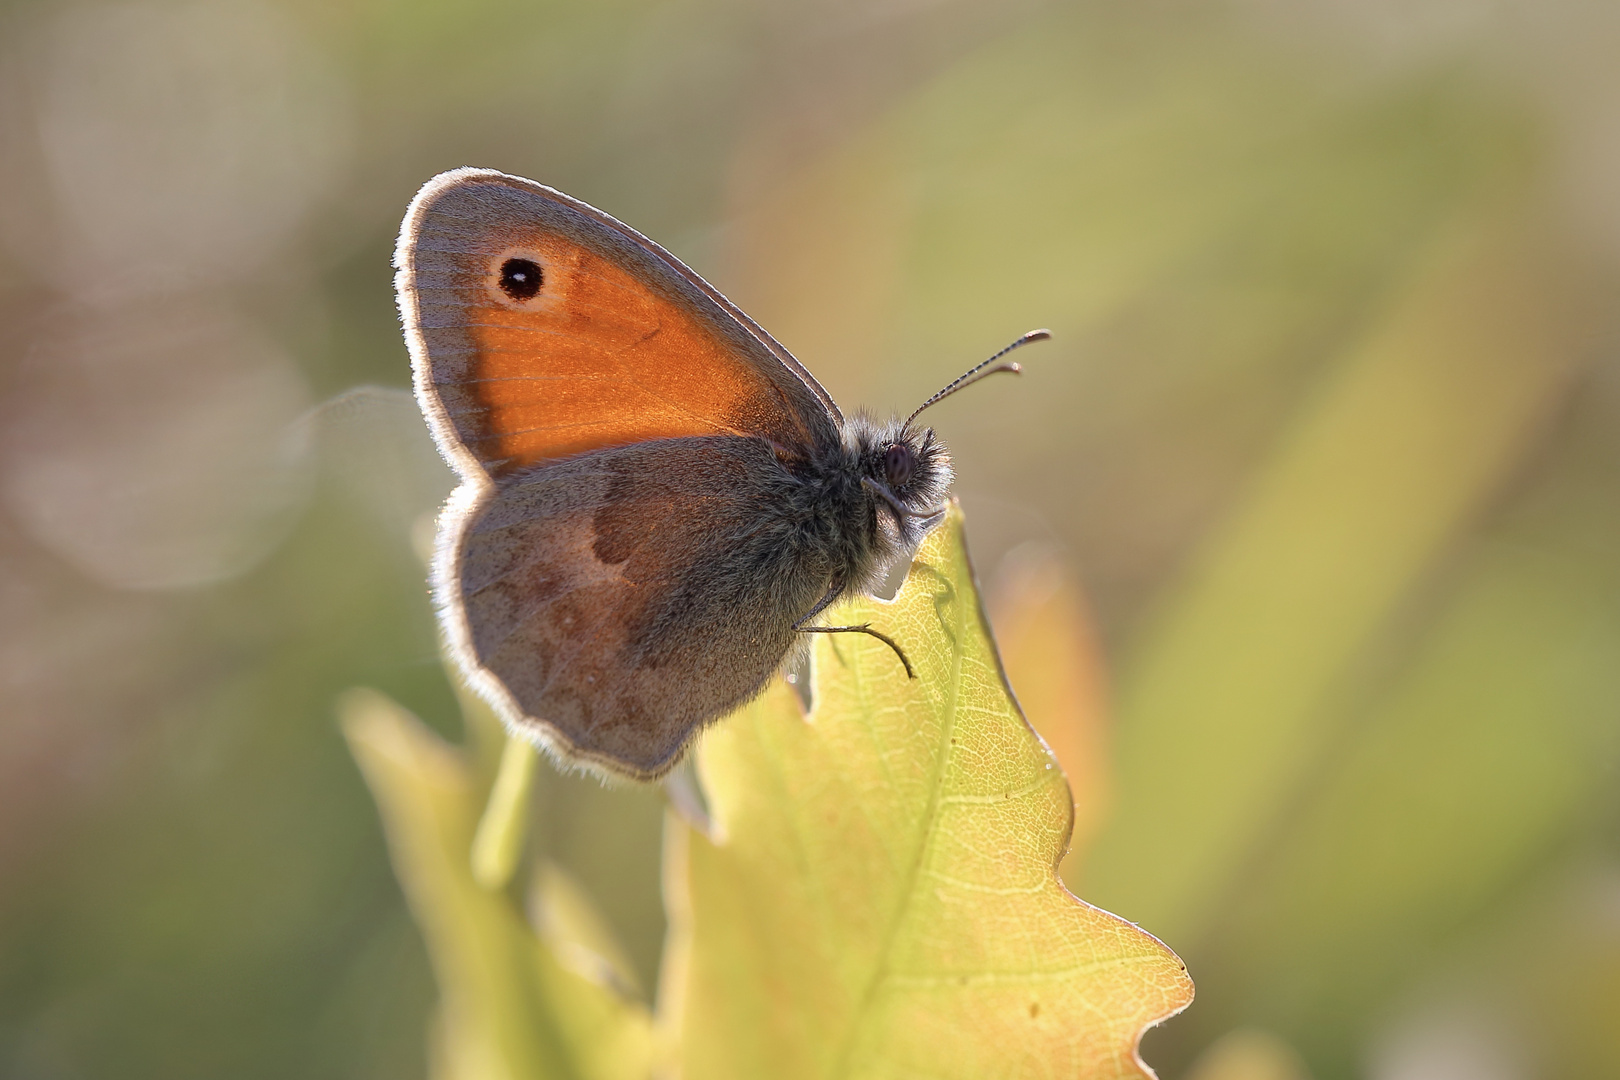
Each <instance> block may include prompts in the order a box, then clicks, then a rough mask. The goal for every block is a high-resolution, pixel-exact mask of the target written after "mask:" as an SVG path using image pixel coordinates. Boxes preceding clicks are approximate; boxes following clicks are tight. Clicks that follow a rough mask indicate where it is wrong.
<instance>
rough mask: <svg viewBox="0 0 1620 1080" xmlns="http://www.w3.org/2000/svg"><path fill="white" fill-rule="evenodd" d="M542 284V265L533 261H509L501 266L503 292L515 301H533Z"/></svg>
mask: <svg viewBox="0 0 1620 1080" xmlns="http://www.w3.org/2000/svg"><path fill="white" fill-rule="evenodd" d="M541 284H542V275H541V273H540V264H539V263H537V262H535V261H534V260H533V259H507V260H506V261H505V262H504V263H502V264H501V291H502V292H504V293H505V294H506V295H507V296H510V297H511V298H512V299H513V300H533V299H534V298H535V296H536V295H537V294H538V293H539V292H540V286H541Z"/></svg>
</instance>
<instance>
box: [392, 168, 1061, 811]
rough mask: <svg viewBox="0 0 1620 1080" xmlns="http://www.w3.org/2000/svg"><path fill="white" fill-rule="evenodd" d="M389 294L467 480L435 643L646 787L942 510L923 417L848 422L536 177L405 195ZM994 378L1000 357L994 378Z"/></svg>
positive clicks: (452, 529) (532, 723) (559, 739)
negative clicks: (919, 422)
mask: <svg viewBox="0 0 1620 1080" xmlns="http://www.w3.org/2000/svg"><path fill="white" fill-rule="evenodd" d="M394 266H395V269H396V271H397V274H396V277H395V288H396V291H397V294H398V300H399V310H400V316H401V319H402V321H403V323H404V329H405V340H406V344H407V346H408V348H409V350H410V355H411V364H412V372H413V381H414V384H415V391H416V399H417V402H418V404H419V405H420V406H421V409H422V412H423V414H424V415H425V416H426V418H427V422H428V426H429V428H430V429H431V430H432V433H433V438H434V440H435V442H436V443H437V444H438V447H439V450H440V452H441V453H442V454H443V455H444V457H445V459H446V460H448V461H449V463H450V464H451V465H452V466H453V467H454V468H455V470H456V472H457V473H458V474H459V476H460V478H461V484H460V486H459V487H458V488H457V489H456V491H455V492H454V494H452V496H451V497H450V499H449V501H448V502H447V504H446V506H445V508H444V511H443V512H442V514H441V515H440V520H439V534H438V541H437V549H436V554H435V557H434V562H433V569H432V582H433V591H434V598H435V602H436V604H437V607H438V611H439V619H440V625H441V629H442V631H443V634H444V638H445V641H446V645H447V648H448V651H449V652H450V654H451V655H452V656H453V658H454V660H455V661H456V663H457V665H458V666H459V668H460V669H461V671H462V674H463V675H464V676H465V678H466V679H467V681H468V683H469V685H470V686H471V687H472V688H473V689H474V690H475V691H476V692H478V693H479V694H480V695H481V696H482V697H484V698H485V699H486V700H488V701H489V702H490V703H491V704H492V705H493V706H494V708H495V710H496V711H497V712H498V713H499V714H500V716H501V717H502V719H503V720H504V721H505V723H506V724H507V726H508V727H509V728H510V729H511V730H513V731H514V732H515V733H518V734H520V735H522V736H524V737H526V738H528V739H530V740H531V741H533V742H536V743H538V744H540V745H541V746H543V747H545V748H546V749H548V750H550V751H552V752H553V754H555V755H556V756H558V757H560V758H561V759H563V760H564V761H566V762H569V763H573V764H579V765H583V766H586V767H593V768H596V769H599V770H602V771H605V772H608V773H613V774H618V775H622V776H628V777H632V778H636V779H642V780H649V779H654V778H656V777H658V776H660V775H662V774H663V773H665V772H667V771H668V770H669V769H670V768H672V767H673V766H674V765H675V764H676V763H677V762H678V761H679V760H680V758H681V755H682V753H683V752H684V750H685V748H686V747H687V745H688V744H689V743H690V742H691V740H692V738H693V736H694V735H695V733H696V732H698V731H699V730H700V729H701V728H702V727H703V726H704V725H705V724H707V723H709V722H711V721H713V720H716V719H718V718H719V717H722V716H724V715H725V714H727V713H729V712H731V711H732V710H733V709H735V708H736V707H737V706H739V705H741V704H743V703H744V702H746V701H748V700H749V699H751V698H753V697H754V696H755V695H757V694H758V693H759V692H760V691H761V690H762V689H763V688H764V687H765V685H766V683H767V682H768V680H769V679H770V678H771V677H772V675H773V674H775V673H776V672H777V671H778V670H780V669H781V668H782V666H783V664H784V662H785V660H786V659H787V657H788V656H789V653H790V651H791V650H792V648H793V646H794V643H795V642H796V641H798V640H802V639H801V636H800V635H802V634H805V633H861V634H867V635H870V636H872V637H874V638H877V639H879V640H881V641H883V642H884V643H885V644H887V645H888V646H889V647H890V648H891V649H892V650H893V651H894V653H895V654H896V658H897V662H899V663H901V664H903V665H904V666H905V668H906V672H907V674H908V675H910V674H912V672H911V664H910V661H909V660H908V659H907V657H906V655H905V651H904V649H903V648H902V647H901V646H900V644H899V643H897V642H895V641H894V640H893V639H892V638H890V637H889V636H888V635H886V634H884V633H883V632H882V631H880V630H877V629H874V628H873V627H871V626H870V625H866V624H862V625H858V626H826V625H820V624H818V623H816V622H815V621H814V620H816V619H817V617H818V616H820V615H821V614H822V613H823V612H824V611H825V610H826V609H827V608H829V607H830V606H832V605H833V604H834V603H836V602H837V601H838V600H839V598H840V597H843V596H846V595H849V594H852V593H856V592H869V591H871V590H872V589H873V588H874V586H875V585H876V584H877V583H879V582H880V581H881V580H882V579H883V576H884V574H885V573H886V571H887V570H888V568H889V567H890V566H891V565H893V564H894V563H895V561H896V560H898V559H900V558H902V557H905V556H907V555H908V554H909V552H910V551H912V550H913V549H914V548H915V547H916V545H917V543H918V542H919V541H920V540H921V539H922V537H923V536H924V535H925V534H926V533H927V531H928V530H929V529H931V528H932V527H933V526H934V525H936V524H938V523H939V521H940V520H942V518H943V516H944V513H945V508H946V507H945V495H946V490H947V488H948V487H949V485H950V481H951V466H950V460H949V457H948V455H947V454H946V451H945V447H944V446H943V445H942V444H941V443H940V441H939V440H938V438H937V437H936V436H935V434H934V432H933V430H932V429H931V428H919V427H917V426H916V424H915V421H916V418H917V415H918V414H919V413H921V412H922V411H923V409H926V408H928V407H929V406H930V405H932V404H934V403H935V402H936V401H938V400H940V399H941V398H943V397H944V396H946V395H948V394H950V393H952V392H954V391H955V390H957V389H960V388H961V387H962V386H965V385H967V384H968V383H970V382H973V381H976V380H977V379H979V378H982V377H985V376H987V375H990V374H994V373H995V372H996V371H1016V370H1017V369H1018V368H1017V365H1016V364H1012V363H1001V362H1000V361H1001V358H1002V357H1003V356H1004V355H1005V354H1006V353H1007V352H1008V351H1010V350H1011V349H1013V348H1017V347H1018V346H1020V345H1023V344H1025V343H1027V342H1029V341H1035V340H1040V339H1041V338H1044V337H1046V336H1048V335H1047V334H1046V332H1045V331H1032V332H1030V333H1029V334H1026V335H1024V336H1023V337H1022V338H1020V339H1018V341H1016V342H1014V343H1013V345H1011V346H1008V348H1007V349H1003V350H1002V351H1001V352H1000V353H997V354H996V355H995V356H993V357H991V358H990V359H989V360H986V361H985V362H984V363H983V364H980V365H978V366H977V367H975V368H974V369H972V370H971V371H969V372H968V373H967V374H965V375H963V376H962V377H961V378H960V379H957V380H956V381H955V382H953V383H951V384H950V385H949V386H947V387H946V388H945V389H943V390H941V391H940V392H939V393H938V394H936V395H934V396H933V397H931V398H929V399H928V401H927V402H925V403H924V404H923V406H922V407H921V408H919V409H918V410H917V411H916V412H914V413H912V414H911V416H910V417H908V418H906V419H905V420H903V421H902V420H898V419H891V420H889V421H887V422H882V423H879V422H875V421H873V420H871V419H869V418H868V417H866V416H865V415H864V414H861V415H855V416H850V417H846V416H844V414H843V413H841V412H840V411H839V409H838V406H837V405H836V404H835V403H834V402H833V399H832V398H831V397H830V396H829V395H828V394H827V391H826V390H824V389H822V387H821V385H820V384H819V383H818V382H816V380H815V378H814V377H813V376H812V375H811V374H810V373H809V372H808V371H806V370H805V369H804V367H803V366H801V365H800V364H799V362H798V361H797V360H795V359H794V358H793V356H792V355H791V354H790V353H789V352H788V351H787V350H786V349H784V348H783V347H782V346H781V345H779V344H778V343H777V342H776V341H775V340H774V339H773V338H772V337H771V336H770V335H769V334H767V333H766V332H765V331H764V330H762V329H761V328H760V327H759V326H758V324H756V323H755V322H754V321H753V320H752V319H750V318H749V317H748V316H747V315H745V314H743V313H742V311H740V310H738V308H737V307H735V306H734V305H733V304H732V303H731V302H730V301H728V300H727V299H726V298H725V297H724V296H722V295H721V294H720V293H719V292H718V291H717V290H716V289H714V288H713V287H712V286H710V285H709V284H708V283H707V282H705V281H704V280H703V279H702V278H700V277H699V276H698V275H697V274H695V273H694V272H693V271H691V270H690V269H688V268H687V267H686V266H685V265H684V264H682V263H681V261H680V260H679V259H677V258H675V257H674V256H673V255H671V254H670V253H669V252H667V251H665V250H664V249H663V248H661V247H659V246H658V245H657V244H655V243H653V242H652V241H651V240H648V239H647V238H646V237H644V236H642V235H641V234H640V233H638V232H636V231H635V230H633V229H631V228H629V227H628V226H625V225H623V224H621V223H620V222H618V221H616V220H614V219H613V218H611V217H609V216H608V215H607V214H604V213H603V212H601V211H600V210H597V209H595V208H594V207H591V206H588V205H587V204H585V203H583V202H580V201H578V200H577V199H572V198H570V197H568V196H567V195H564V194H562V193H561V192H558V191H554V190H552V189H551V188H548V187H545V186H543V185H541V184H537V183H535V182H534V181H532V180H525V179H522V178H520V177H515V176H508V175H506V174H503V173H498V172H493V171H490V170H485V169H456V170H454V171H452V172H447V173H443V174H441V175H439V176H437V177H435V178H433V179H432V180H430V181H429V182H428V183H427V184H426V185H425V186H424V187H423V188H422V190H421V191H420V192H419V193H418V194H417V196H416V198H415V199H414V200H413V201H412V202H411V205H410V209H409V211H408V212H407V213H406V216H405V221H404V224H403V226H402V228H401V230H400V237H399V245H398V248H397V250H396V252H395V258H394ZM998 364H999V366H997V365H998Z"/></svg>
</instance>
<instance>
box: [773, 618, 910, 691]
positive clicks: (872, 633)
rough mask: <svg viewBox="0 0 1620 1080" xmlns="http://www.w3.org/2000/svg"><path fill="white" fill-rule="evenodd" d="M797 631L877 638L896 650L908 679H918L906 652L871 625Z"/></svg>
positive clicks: (821, 627) (815, 627)
mask: <svg viewBox="0 0 1620 1080" xmlns="http://www.w3.org/2000/svg"><path fill="white" fill-rule="evenodd" d="M797 629H798V631H799V633H801V634H865V635H867V636H868V637H875V638H877V639H878V640H879V641H881V642H883V644H885V645H887V646H888V647H889V648H891V649H893V650H894V655H896V656H898V657H899V658H900V663H901V664H903V665H905V669H906V678H908V679H915V678H916V677H917V673H916V672H915V671H913V670H911V661H910V660H908V659H907V658H906V651H905V650H904V649H902V648H901V647H900V646H899V645H897V644H895V641H894V639H893V638H891V637H890V636H889V635H887V634H884V633H880V632H878V631H876V630H874V629H872V625H871V624H870V623H861V624H860V625H859V626H800V627H798V628H797Z"/></svg>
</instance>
